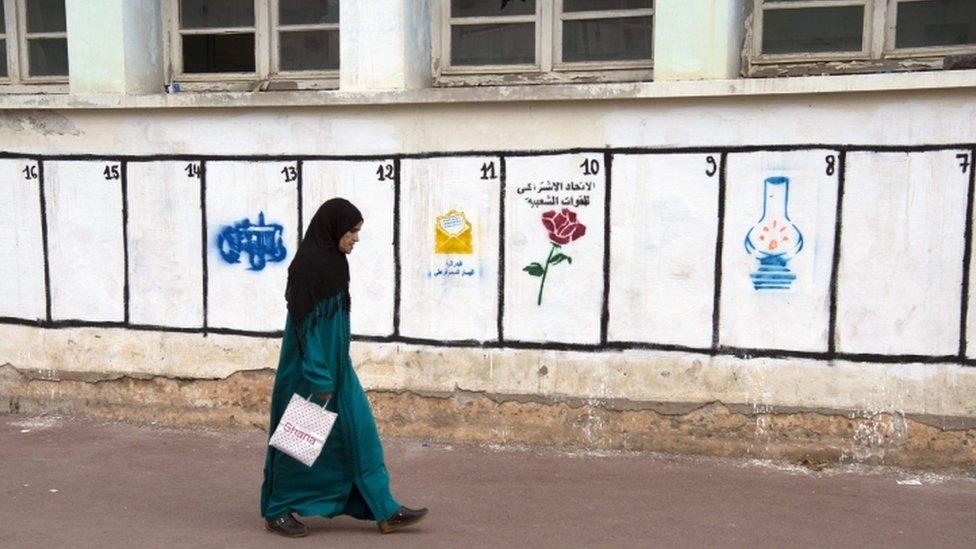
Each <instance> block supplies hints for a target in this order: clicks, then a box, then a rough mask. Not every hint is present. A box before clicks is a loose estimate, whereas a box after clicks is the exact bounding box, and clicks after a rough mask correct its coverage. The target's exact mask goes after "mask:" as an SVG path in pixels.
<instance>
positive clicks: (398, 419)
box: [0, 364, 976, 468]
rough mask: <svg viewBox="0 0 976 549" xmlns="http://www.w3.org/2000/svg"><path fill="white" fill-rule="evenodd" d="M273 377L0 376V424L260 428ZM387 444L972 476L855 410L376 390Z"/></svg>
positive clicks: (971, 458) (961, 436) (932, 428)
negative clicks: (92, 421) (45, 416)
mask: <svg viewBox="0 0 976 549" xmlns="http://www.w3.org/2000/svg"><path fill="white" fill-rule="evenodd" d="M273 379H274V372H273V371H271V370H252V371H244V372H238V373H235V374H233V375H230V376H229V377H227V378H226V379H182V378H174V377H166V376H153V375H136V376H133V375H123V374H117V375H106V374H90V373H72V372H59V371H50V370H48V371H36V370H34V371H31V370H19V369H17V368H15V367H13V366H11V365H9V364H8V365H5V366H0V413H5V412H6V413H26V414H36V413H58V414H82V415H89V416H94V417H100V418H106V419H114V420H125V421H137V422H149V421H155V422H158V423H163V424H173V425H217V426H247V427H255V428H265V427H266V426H267V420H268V418H267V409H268V398H269V395H270V392H271V386H272V384H273ZM370 399H371V401H372V403H373V409H374V413H375V415H376V417H377V420H378V422H379V424H380V430H381V431H382V432H383V433H384V434H385V435H391V436H398V437H407V438H418V439H431V440H455V441H468V442H489V443H499V444H528V445H544V446H561V447H569V448H581V449H600V450H618V449H619V450H646V451H658V452H671V453H693V454H709V455H718V456H745V457H755V458H770V459H784V460H790V461H796V462H800V463H804V464H807V465H811V466H822V465H827V464H830V463H839V462H864V463H871V464H886V465H897V466H906V467H926V468H928V467H936V468H941V467H965V468H971V467H974V466H976V422H971V421H965V420H958V419H953V418H942V417H938V416H906V415H900V414H892V413H868V412H859V411H856V410H814V409H797V408H792V409H790V408H781V407H780V408H777V407H769V406H755V405H736V404H727V403H720V402H712V403H706V404H691V403H689V404H676V403H653V402H633V401H619V400H599V399H563V398H555V397H552V398H548V397H539V396H529V397H526V396H506V395H491V394H486V393H479V392H472V391H465V390H460V389H458V390H455V391H453V392H450V393H420V392H416V391H389V390H374V391H371V392H370Z"/></svg>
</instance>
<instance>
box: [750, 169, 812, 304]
mask: <svg viewBox="0 0 976 549" xmlns="http://www.w3.org/2000/svg"><path fill="white" fill-rule="evenodd" d="M789 202H790V180H789V178H787V177H782V176H777V177H768V178H766V181H765V182H764V183H763V214H762V218H761V219H759V221H758V222H757V223H756V224H755V225H753V226H752V227H751V228H750V229H749V232H747V233H746V239H745V242H744V244H745V247H746V253H748V254H749V255H751V256H752V257H755V258H756V260H757V261H758V262H759V268H758V269H757V270H755V271H753V272H752V273H749V278H751V279H752V286H753V288H755V289H756V290H789V289H790V286H791V285H792V284H793V281H794V280H796V274H795V273H794V272H793V271H791V270H790V268H789V265H788V264H789V261H790V260H791V259H793V258H794V257H796V254H798V253H800V251H801V250H802V249H803V234H802V233H801V232H800V229H798V228H797V226H796V225H794V224H793V222H792V221H790V215H789V212H788V207H789Z"/></svg>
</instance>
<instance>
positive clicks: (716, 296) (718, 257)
mask: <svg viewBox="0 0 976 549" xmlns="http://www.w3.org/2000/svg"><path fill="white" fill-rule="evenodd" d="M713 152H714V151H713ZM728 159H729V153H727V152H722V153H721V154H720V155H719V161H718V230H717V231H716V233H715V277H714V279H713V282H712V284H713V287H712V349H718V348H719V324H720V322H721V320H722V251H723V247H724V246H725V186H726V179H725V170H726V165H727V164H728Z"/></svg>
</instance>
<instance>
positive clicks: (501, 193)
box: [497, 155, 508, 342]
mask: <svg viewBox="0 0 976 549" xmlns="http://www.w3.org/2000/svg"><path fill="white" fill-rule="evenodd" d="M506 170H507V167H506V165H505V156H503V155H499V156H498V177H499V179H498V275H497V276H498V300H497V304H498V341H499V342H503V341H505V200H506V195H507V188H506V186H507V185H508V172H507V171H506Z"/></svg>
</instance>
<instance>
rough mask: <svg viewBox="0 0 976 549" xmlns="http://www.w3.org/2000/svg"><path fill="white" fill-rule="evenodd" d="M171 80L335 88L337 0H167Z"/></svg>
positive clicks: (206, 85) (187, 84)
mask: <svg viewBox="0 0 976 549" xmlns="http://www.w3.org/2000/svg"><path fill="white" fill-rule="evenodd" d="M167 6H168V13H167V21H168V27H169V40H167V45H168V53H167V55H168V58H169V60H170V67H169V69H170V70H169V80H170V81H171V82H175V83H178V84H180V88H181V89H188V90H194V89H195V90H214V89H220V90H227V89H239V90H243V89H247V90H254V89H296V88H335V87H337V86H338V81H339V0H169V1H168V4H167Z"/></svg>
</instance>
